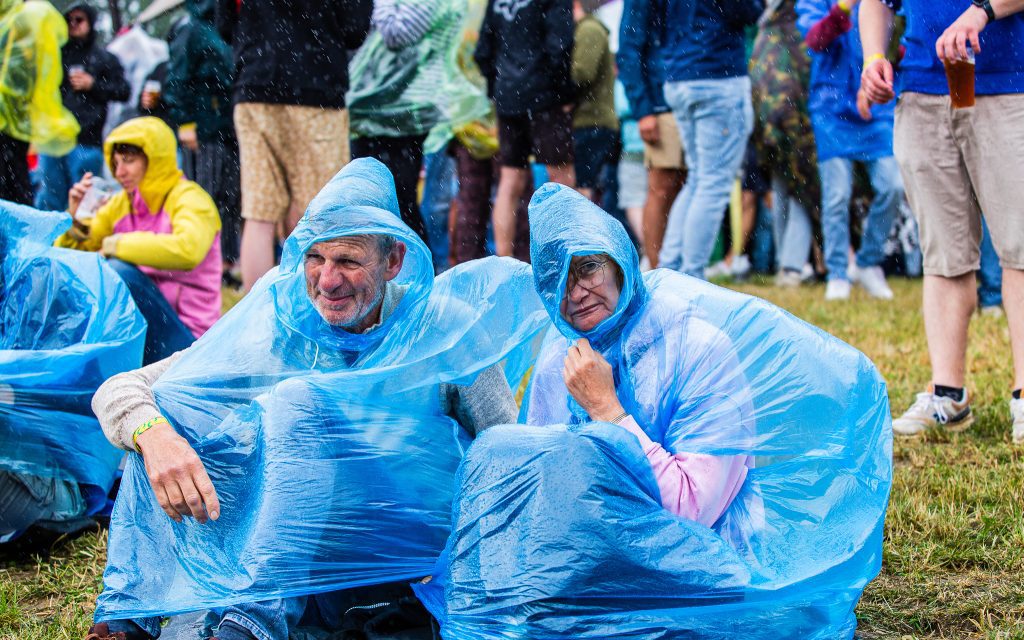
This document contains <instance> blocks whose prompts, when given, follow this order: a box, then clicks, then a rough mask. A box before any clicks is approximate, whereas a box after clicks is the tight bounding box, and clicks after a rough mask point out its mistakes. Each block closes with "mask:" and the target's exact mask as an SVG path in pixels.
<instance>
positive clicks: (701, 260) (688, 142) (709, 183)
mask: <svg viewBox="0 0 1024 640" xmlns="http://www.w3.org/2000/svg"><path fill="white" fill-rule="evenodd" d="M665 99H666V101H667V102H668V105H669V106H670V107H671V108H672V114H673V115H674V116H675V118H676V122H677V123H678V125H679V137H680V138H681V140H682V142H683V149H684V151H685V154H686V165H687V168H688V169H689V176H688V178H687V180H686V186H685V187H683V190H682V191H681V192H679V195H678V196H677V197H676V200H675V202H673V203H672V209H671V210H670V212H669V218H668V226H667V228H666V229H665V240H664V243H663V244H662V247H661V253H660V254H659V255H658V261H659V263H660V266H662V267H667V268H669V269H680V270H682V271H683V272H685V273H688V274H690V275H692V276H696V277H698V278H703V277H704V267H706V266H707V264H708V260H709V259H710V258H711V252H712V251H713V250H714V247H715V238H716V237H717V235H718V230H719V227H721V225H722V217H723V216H724V215H725V209H726V207H727V206H728V204H729V194H730V192H731V191H732V186H733V182H734V181H735V180H736V174H737V172H738V171H739V168H740V165H742V164H743V156H744V152H745V151H746V148H747V140H748V139H749V138H750V133H751V131H752V130H753V128H754V110H753V107H752V106H751V101H750V78H748V77H746V76H741V77H737V78H725V79H720V80H688V81H685V82H666V83H665Z"/></svg>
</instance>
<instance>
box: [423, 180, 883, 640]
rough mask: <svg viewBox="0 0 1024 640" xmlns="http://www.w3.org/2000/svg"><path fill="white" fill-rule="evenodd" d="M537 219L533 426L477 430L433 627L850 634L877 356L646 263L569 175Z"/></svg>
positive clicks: (650, 635)
mask: <svg viewBox="0 0 1024 640" xmlns="http://www.w3.org/2000/svg"><path fill="white" fill-rule="evenodd" d="M530 232H531V259H532V263H533V268H534V279H535V283H536V289H537V292H538V294H539V295H540V296H541V298H542V300H543V302H544V306H545V308H546V310H547V312H548V315H549V317H550V318H551V321H552V323H553V324H554V327H553V328H552V330H550V331H549V334H548V336H547V337H546V339H545V342H544V346H543V347H542V348H541V351H540V354H539V355H538V358H537V362H536V365H535V367H534V369H533V378H532V380H531V383H530V389H529V391H528V394H529V401H528V406H529V409H528V422H529V426H516V427H511V426H498V427H495V428H493V429H489V430H488V431H487V432H485V433H484V434H482V435H481V436H480V437H479V438H477V440H476V441H475V442H474V443H473V445H472V446H471V448H470V449H469V451H468V452H467V454H466V457H465V459H464V461H463V464H462V466H461V467H460V471H459V491H458V494H457V497H456V500H455V506H454V508H453V524H452V535H451V537H450V538H449V541H448V545H447V547H446V554H445V557H446V558H447V561H446V562H444V563H443V564H442V570H441V571H440V572H439V573H438V575H439V579H437V580H432V581H431V582H430V583H428V584H426V585H418V586H417V592H418V595H420V597H421V598H422V599H423V600H424V602H425V603H427V605H428V608H429V609H430V610H431V611H432V612H433V613H434V614H435V615H436V616H437V617H438V619H439V620H441V621H442V624H443V628H442V631H443V635H444V637H446V638H458V639H459V640H465V639H470V638H473V639H475V638H481V639H490V638H499V637H500V638H513V637H515V638H570V637H571V638H609V637H627V636H628V637H630V638H642V639H645V640H655V639H657V640H662V639H664V638H698V637H699V638H735V637H744V638H766V639H768V638H771V639H773V640H774V639H777V638H794V639H796V638H800V639H806V638H820V639H822V640H824V639H826V638H827V639H834V638H852V636H853V632H854V629H855V627H856V618H855V617H854V614H853V610H854V607H855V606H856V603H857V600H858V598H859V597H860V593H861V591H862V589H863V587H864V585H865V584H866V583H867V582H868V581H869V580H870V579H871V578H872V577H874V575H876V574H877V572H878V571H879V569H880V566H881V544H882V523H883V521H884V516H885V507H886V504H887V501H888V490H889V486H890V482H891V442H892V440H891V430H890V425H889V420H888V403H887V400H886V395H885V387H884V384H883V382H882V381H881V378H880V377H879V376H878V373H877V371H876V370H875V369H874V367H873V366H872V365H871V363H870V362H869V361H868V360H867V358H865V357H864V356H863V355H861V354H859V353H858V352H856V351H855V350H853V349H851V348H849V347H848V346H846V345H844V344H842V343H840V342H839V341H837V340H835V339H834V338H831V337H830V336H827V335H826V334H824V333H822V332H820V331H818V330H816V329H814V328H813V327H810V326H809V325H806V324H805V323H803V322H801V321H799V320H796V319H795V318H793V317H792V316H789V315H788V314H786V313H785V312H783V311H781V310H780V309H778V308H776V307H773V306H771V305H769V304H767V303H764V302H763V301H759V300H757V299H755V298H750V297H747V296H743V295H741V294H737V293H734V292H729V291H726V290H723V289H720V288H718V287H715V286H713V285H710V284H708V283H705V282H702V281H700V280H697V279H694V278H691V277H687V276H683V275H681V274H678V273H673V272H671V271H667V270H662V269H657V270H654V271H651V272H649V273H646V274H643V275H641V274H640V269H639V261H638V258H637V254H636V251H635V249H634V247H633V245H632V243H631V242H630V241H629V238H628V235H627V234H626V232H625V229H624V228H623V227H622V225H621V224H619V223H618V222H616V221H615V220H614V219H613V218H611V216H609V215H607V214H606V213H604V212H603V211H601V210H600V209H598V208H597V207H596V206H594V205H593V204H591V203H590V202H588V201H587V200H586V199H585V198H583V197H582V196H580V195H579V194H576V193H574V192H572V191H571V190H568V189H566V188H564V187H559V186H556V185H546V186H544V187H542V188H541V189H540V190H538V192H537V194H536V195H535V196H534V198H533V200H532V201H531V203H530ZM755 460H756V464H754V462H755ZM445 569H446V571H445ZM439 582H440V583H443V584H444V588H443V589H438V587H437V586H435V585H436V584H437V583H439Z"/></svg>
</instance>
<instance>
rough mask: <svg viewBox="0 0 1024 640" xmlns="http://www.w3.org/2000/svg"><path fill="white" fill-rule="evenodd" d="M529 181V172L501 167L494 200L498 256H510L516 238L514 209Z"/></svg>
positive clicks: (495, 237) (495, 242)
mask: <svg viewBox="0 0 1024 640" xmlns="http://www.w3.org/2000/svg"><path fill="white" fill-rule="evenodd" d="M529 180H530V170H529V169H520V168H518V167H502V168H501V179H500V180H499V181H498V193H497V195H496V196H495V198H494V213H493V214H492V218H491V221H492V224H493V226H494V245H495V250H496V251H497V252H498V255H499V256H511V255H512V248H513V242H514V241H515V238H516V209H517V208H518V207H519V201H520V199H522V197H523V191H525V190H526V185H527V183H528V182H529Z"/></svg>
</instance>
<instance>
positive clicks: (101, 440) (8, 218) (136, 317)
mask: <svg viewBox="0 0 1024 640" xmlns="http://www.w3.org/2000/svg"><path fill="white" fill-rule="evenodd" d="M70 225H71V217H70V216H69V215H68V214H66V213H56V212H42V211H37V210H35V209H31V208H29V207H25V206H21V205H16V204H13V203H9V202H5V201H0V256H3V265H2V272H0V273H2V276H0V469H4V470H7V471H13V472H16V473H27V474H34V475H38V476H43V477H59V478H61V479H64V480H73V481H75V482H77V483H78V484H79V485H80V487H81V488H82V489H83V493H84V494H85V496H86V499H87V502H88V513H89V514H92V513H96V512H97V511H99V510H100V509H101V508H102V507H103V506H105V505H106V502H107V493H108V492H109V491H110V488H111V487H112V486H113V483H114V479H115V478H116V476H117V471H118V464H119V462H120V460H121V456H122V454H123V452H122V451H120V450H118V449H116V448H114V447H113V446H111V445H110V443H108V442H107V440H106V438H105V437H104V436H103V431H102V430H101V429H100V425H99V423H98V422H97V421H96V417H95V416H94V415H93V413H92V409H91V407H90V401H91V400H92V395H93V393H94V392H95V391H96V388H97V387H99V385H100V384H102V383H103V381H104V380H106V379H107V378H108V377H110V376H112V375H114V374H117V373H120V372H122V371H127V370H130V369H135V368H137V367H138V366H139V365H140V364H141V362H142V347H143V341H144V339H145V334H146V322H145V320H143V319H142V316H141V315H140V314H139V312H138V311H137V310H136V308H135V303H134V302H132V299H131V296H130V295H129V293H128V288H127V287H125V286H124V283H122V282H121V280H120V278H118V277H117V274H115V273H114V271H113V270H111V269H110V268H109V267H107V265H106V260H105V259H103V258H102V257H100V256H99V254H95V253H85V252H81V251H71V250H68V249H57V248H54V247H52V246H50V245H51V244H52V243H53V241H54V239H55V238H56V237H57V236H58V235H60V234H61V233H63V232H64V231H65V230H66V229H67V228H68V227H69V226H70Z"/></svg>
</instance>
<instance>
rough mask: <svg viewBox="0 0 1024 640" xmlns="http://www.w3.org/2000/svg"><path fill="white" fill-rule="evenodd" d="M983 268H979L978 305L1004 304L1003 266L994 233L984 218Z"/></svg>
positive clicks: (996, 305) (982, 241) (982, 238)
mask: <svg viewBox="0 0 1024 640" xmlns="http://www.w3.org/2000/svg"><path fill="white" fill-rule="evenodd" d="M981 224H982V227H981V229H982V236H981V269H979V270H978V306H981V307H998V306H999V305H1001V304H1003V268H1002V267H1001V266H999V256H997V255H996V249H995V247H994V246H992V234H991V233H989V230H988V225H987V224H986V223H985V219H984V218H982V221H981Z"/></svg>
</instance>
